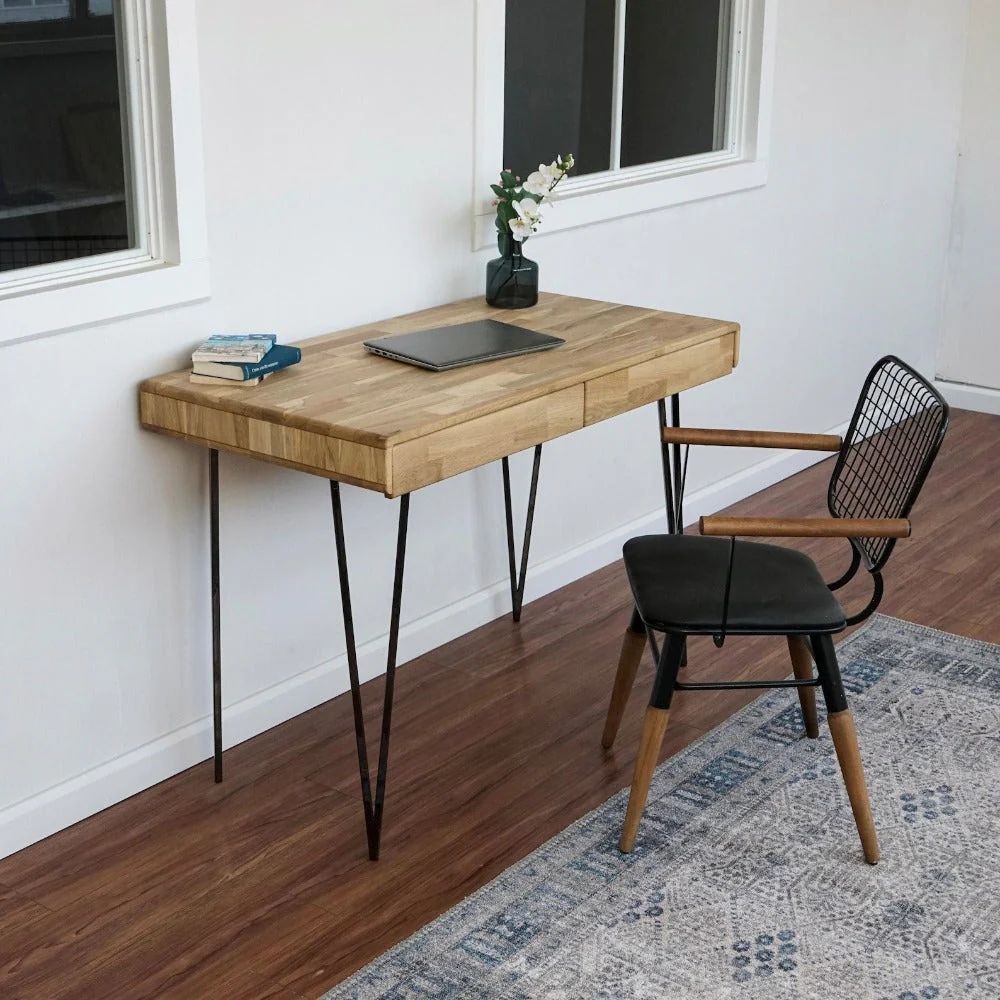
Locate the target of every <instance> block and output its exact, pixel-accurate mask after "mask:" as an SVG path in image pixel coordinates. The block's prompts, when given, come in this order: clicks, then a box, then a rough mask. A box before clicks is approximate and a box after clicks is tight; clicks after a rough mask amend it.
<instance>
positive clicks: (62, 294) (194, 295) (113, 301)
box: [0, 259, 210, 344]
mask: <svg viewBox="0 0 1000 1000" xmlns="http://www.w3.org/2000/svg"><path fill="white" fill-rule="evenodd" d="M209 278H210V273H209V262H208V260H207V259H203V260H191V261H185V262H183V263H180V264H166V263H163V262H153V263H150V262H148V261H147V262H144V263H143V264H141V265H139V266H137V267H136V268H133V269H129V270H123V271H121V272H119V273H118V274H116V275H113V276H111V275H102V276H101V277H99V278H95V279H91V280H84V281H80V282H78V283H76V284H71V285H65V286H62V287H55V288H46V289H37V290H32V291H27V292H25V293H24V294H20V295H11V296H8V297H7V298H3V299H0V344H11V343H18V342H20V341H24V340H33V339H35V338H37V337H43V336H46V335H48V334H53V333H62V332H64V331H66V330H71V329H75V328H77V327H82V326H91V325H93V324H96V323H105V322H114V321H115V320H119V319H125V318H126V317H128V316H135V315H137V314H139V313H144V312H152V311H154V310H156V309H165V308H168V307H170V306H179V305H183V304H185V303H189V302H198V301H200V300H203V299H207V298H208V297H209V294H210V281H209Z"/></svg>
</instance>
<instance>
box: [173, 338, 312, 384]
mask: <svg viewBox="0 0 1000 1000" xmlns="http://www.w3.org/2000/svg"><path fill="white" fill-rule="evenodd" d="M301 360H302V351H301V350H300V349H299V348H298V347H289V346H288V345H287V344H275V345H274V347H272V348H271V350H269V351H268V352H267V354H265V355H264V357H262V358H261V359H260V361H244V362H230V361H196V362H195V363H194V366H193V371H194V373H195V375H211V376H213V377H214V378H228V379H232V380H233V381H234V382H246V381H248V380H249V379H253V378H259V377H260V376H261V375H269V374H271V372H277V371H281V369H282V368H290V367H291V366H292V365H297V364H298V363H299V362H300V361H301Z"/></svg>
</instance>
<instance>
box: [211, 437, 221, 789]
mask: <svg viewBox="0 0 1000 1000" xmlns="http://www.w3.org/2000/svg"><path fill="white" fill-rule="evenodd" d="M208 495H209V501H208V521H209V534H210V536H211V550H212V716H213V724H214V737H215V781H216V783H218V782H220V781H222V628H221V609H220V600H221V596H220V591H219V453H218V451H216V450H215V449H214V448H211V449H209V452H208Z"/></svg>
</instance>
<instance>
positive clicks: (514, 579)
mask: <svg viewBox="0 0 1000 1000" xmlns="http://www.w3.org/2000/svg"><path fill="white" fill-rule="evenodd" d="M541 461H542V446H541V445H540V444H536V445H535V461H534V463H533V464H532V466H531V487H530V489H529V490H528V516H527V519H526V521H525V525H524V542H523V543H522V545H521V568H520V572H519V571H518V568H517V557H516V555H515V552H514V513H513V508H512V506H511V499H510V461H509V459H508V458H504V459H503V500H504V508H505V511H506V515H507V559H508V562H509V564H510V601H511V605H512V606H513V609H514V611H513V616H514V621H516V622H519V621H520V620H521V605H522V604H524V584H525V581H526V579H527V576H528V548H529V546H530V545H531V527H532V524H533V523H534V520H535V496H536V494H537V493H538V468H539V465H540V464H541Z"/></svg>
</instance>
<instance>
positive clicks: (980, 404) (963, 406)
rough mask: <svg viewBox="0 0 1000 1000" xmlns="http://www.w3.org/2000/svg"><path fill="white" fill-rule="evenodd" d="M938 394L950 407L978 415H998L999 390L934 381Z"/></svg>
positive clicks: (960, 383) (999, 404)
mask: <svg viewBox="0 0 1000 1000" xmlns="http://www.w3.org/2000/svg"><path fill="white" fill-rule="evenodd" d="M934 384H935V385H936V386H937V388H938V392H940V393H941V395H942V396H944V398H945V399H947V400H948V402H949V403H950V404H951V405H952V406H957V407H958V408H959V409H960V410H977V411H978V412H979V413H995V414H1000V389H990V388H987V387H986V386H984V385H967V384H966V383H964V382H949V381H947V380H946V379H936V380H935V382H934Z"/></svg>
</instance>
